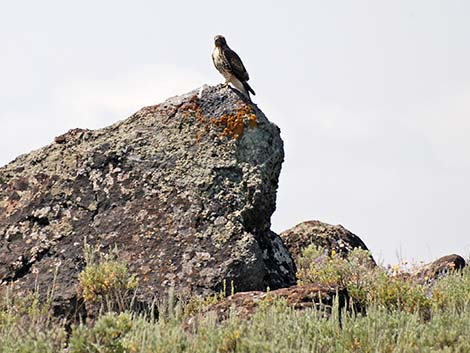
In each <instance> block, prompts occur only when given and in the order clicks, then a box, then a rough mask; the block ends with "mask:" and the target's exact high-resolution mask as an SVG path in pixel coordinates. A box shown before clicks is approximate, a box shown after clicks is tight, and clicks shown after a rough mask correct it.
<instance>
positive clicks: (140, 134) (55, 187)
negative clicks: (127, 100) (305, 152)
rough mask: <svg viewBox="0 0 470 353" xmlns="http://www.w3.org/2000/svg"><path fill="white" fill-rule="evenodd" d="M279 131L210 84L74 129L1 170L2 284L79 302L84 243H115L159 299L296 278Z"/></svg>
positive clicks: (145, 294) (143, 291)
mask: <svg viewBox="0 0 470 353" xmlns="http://www.w3.org/2000/svg"><path fill="white" fill-rule="evenodd" d="M283 157H284V154H283V144H282V140H281V138H280V134H279V128H278V127H277V126H276V125H274V124H272V123H270V122H269V121H268V120H267V119H266V117H265V116H264V114H263V113H262V112H261V111H260V110H259V109H258V108H257V107H256V106H254V105H250V104H248V103H246V102H244V101H243V100H241V99H240V98H239V96H238V95H237V94H235V93H234V92H233V91H232V90H231V89H230V88H221V87H204V88H202V89H200V90H197V91H194V92H190V93H188V94H186V95H183V96H178V97H174V98H171V99H169V100H167V101H165V102H164V103H162V104H159V105H156V106H150V107H146V108H143V109H141V110H140V111H138V112H137V113H136V114H134V115H133V116H131V117H130V118H128V119H126V120H124V121H122V122H119V123H116V124H114V125H112V126H109V127H107V128H104V129H100V130H95V131H90V130H81V129H74V130H71V131H69V132H68V133H66V134H64V135H62V136H59V137H56V139H55V141H54V143H52V144H51V145H49V146H46V147H44V148H42V149H40V150H37V151H34V152H31V153H29V154H27V155H22V156H20V157H18V158H17V159H16V160H14V161H13V162H12V163H10V164H8V165H6V166H4V167H3V168H0V282H1V283H2V285H3V286H4V287H5V286H6V285H7V284H9V283H11V284H14V288H16V289H15V290H17V291H18V293H21V292H22V291H27V290H30V289H32V288H33V287H34V286H35V285H38V286H39V287H40V288H47V287H49V286H50V285H51V284H52V279H53V277H54V276H56V287H57V288H56V290H55V296H56V298H54V299H55V300H59V301H60V300H62V301H69V302H73V301H75V300H76V285H77V277H78V274H79V272H80V271H81V270H83V268H84V266H85V263H84V259H83V243H84V239H85V237H86V239H87V242H88V243H90V244H101V246H102V249H103V250H106V249H108V248H111V247H114V246H115V245H117V247H118V249H119V250H120V256H121V258H122V259H123V260H125V261H126V262H127V263H128V265H129V268H130V270H131V272H132V273H135V274H136V275H137V276H138V277H139V279H140V281H139V287H140V295H141V297H142V298H143V299H144V300H152V299H153V298H154V297H155V296H159V295H161V294H163V293H165V292H166V291H167V290H168V289H169V288H170V287H175V291H176V292H177V293H180V294H186V293H187V294H189V293H194V292H195V293H210V292H211V291H218V290H220V289H221V288H222V287H223V281H224V280H226V281H227V283H230V282H231V281H233V283H234V286H235V291H247V290H265V289H266V287H268V286H269V287H270V288H272V289H276V288H280V287H286V286H288V285H291V284H293V283H294V282H295V270H294V265H293V262H292V259H291V257H290V255H289V253H288V252H287V250H286V248H285V247H284V246H283V244H282V241H281V240H280V238H279V237H278V235H276V234H275V233H273V232H271V231H270V217H271V214H272V213H273V212H274V209H275V200H276V189H277V186H278V176H279V172H280V169H281V163H282V161H283Z"/></svg>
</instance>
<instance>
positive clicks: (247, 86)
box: [242, 81, 256, 96]
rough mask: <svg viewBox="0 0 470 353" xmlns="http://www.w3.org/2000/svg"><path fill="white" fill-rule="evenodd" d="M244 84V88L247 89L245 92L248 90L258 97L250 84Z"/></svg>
mask: <svg viewBox="0 0 470 353" xmlns="http://www.w3.org/2000/svg"><path fill="white" fill-rule="evenodd" d="M242 83H243V87H244V88H245V90H246V91H247V92H250V93H251V94H252V95H254V96H256V93H255V91H253V88H251V87H250V85H249V84H248V82H246V81H243V82H242Z"/></svg>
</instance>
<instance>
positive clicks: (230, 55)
mask: <svg viewBox="0 0 470 353" xmlns="http://www.w3.org/2000/svg"><path fill="white" fill-rule="evenodd" d="M224 55H225V59H226V60H227V62H228V63H229V64H230V69H231V71H232V73H233V74H234V75H235V77H236V78H238V79H239V80H240V81H242V82H243V81H248V80H249V79H250V76H249V75H248V72H247V71H246V69H245V66H243V63H242V59H240V57H239V56H238V55H237V53H235V52H234V51H233V50H232V49H230V48H227V49H226V50H225V53H224Z"/></svg>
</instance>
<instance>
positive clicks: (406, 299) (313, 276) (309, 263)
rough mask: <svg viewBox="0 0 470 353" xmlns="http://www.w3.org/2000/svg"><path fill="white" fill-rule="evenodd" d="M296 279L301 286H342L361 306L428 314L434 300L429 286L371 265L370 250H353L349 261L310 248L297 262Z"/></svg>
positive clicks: (348, 258) (333, 254)
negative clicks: (372, 305) (320, 284)
mask: <svg viewBox="0 0 470 353" xmlns="http://www.w3.org/2000/svg"><path fill="white" fill-rule="evenodd" d="M297 263H298V271H297V277H298V279H299V283H300V284H307V283H322V284H326V285H333V284H339V285H340V286H341V287H345V288H347V290H348V293H349V295H350V296H351V299H352V301H353V302H355V303H356V304H359V306H360V307H366V306H368V305H371V304H375V305H377V306H379V307H384V308H386V309H388V310H400V311H406V312H409V313H413V312H416V311H419V312H420V313H422V314H424V315H428V312H429V309H430V305H431V299H430V298H429V296H428V295H427V293H428V290H429V288H428V286H426V285H424V284H420V283H417V282H416V281H414V280H412V279H411V278H410V277H407V276H392V275H390V274H388V273H387V271H386V269H384V268H382V267H379V266H372V265H371V257H370V254H369V252H368V251H365V250H362V249H354V250H353V251H351V252H350V253H349V254H348V256H347V257H346V258H343V257H341V256H338V254H337V253H335V252H334V251H333V252H332V253H331V254H325V252H324V249H322V248H319V247H316V246H315V245H312V246H309V247H307V248H306V249H304V250H303V252H302V256H300V258H299V259H298V262H297Z"/></svg>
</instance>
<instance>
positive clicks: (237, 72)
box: [212, 35, 255, 99]
mask: <svg viewBox="0 0 470 353" xmlns="http://www.w3.org/2000/svg"><path fill="white" fill-rule="evenodd" d="M214 43H215V48H214V51H213V52H212V61H213V62H214V65H215V68H216V69H217V70H218V71H219V72H220V73H221V74H222V76H224V78H225V84H228V83H231V84H232V85H233V86H234V87H235V88H236V89H237V90H238V91H240V92H241V93H243V94H244V95H245V96H247V97H248V99H250V94H249V93H248V92H251V93H252V94H253V95H254V94H255V91H253V89H252V88H251V87H250V85H249V84H248V82H247V81H248V80H249V79H250V77H249V75H248V72H247V71H246V69H245V66H243V63H242V60H241V59H240V57H239V56H238V55H237V53H235V52H234V51H233V50H232V49H230V48H229V46H228V45H227V41H226V40H225V38H224V37H223V36H220V35H219V36H215V38H214Z"/></svg>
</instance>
